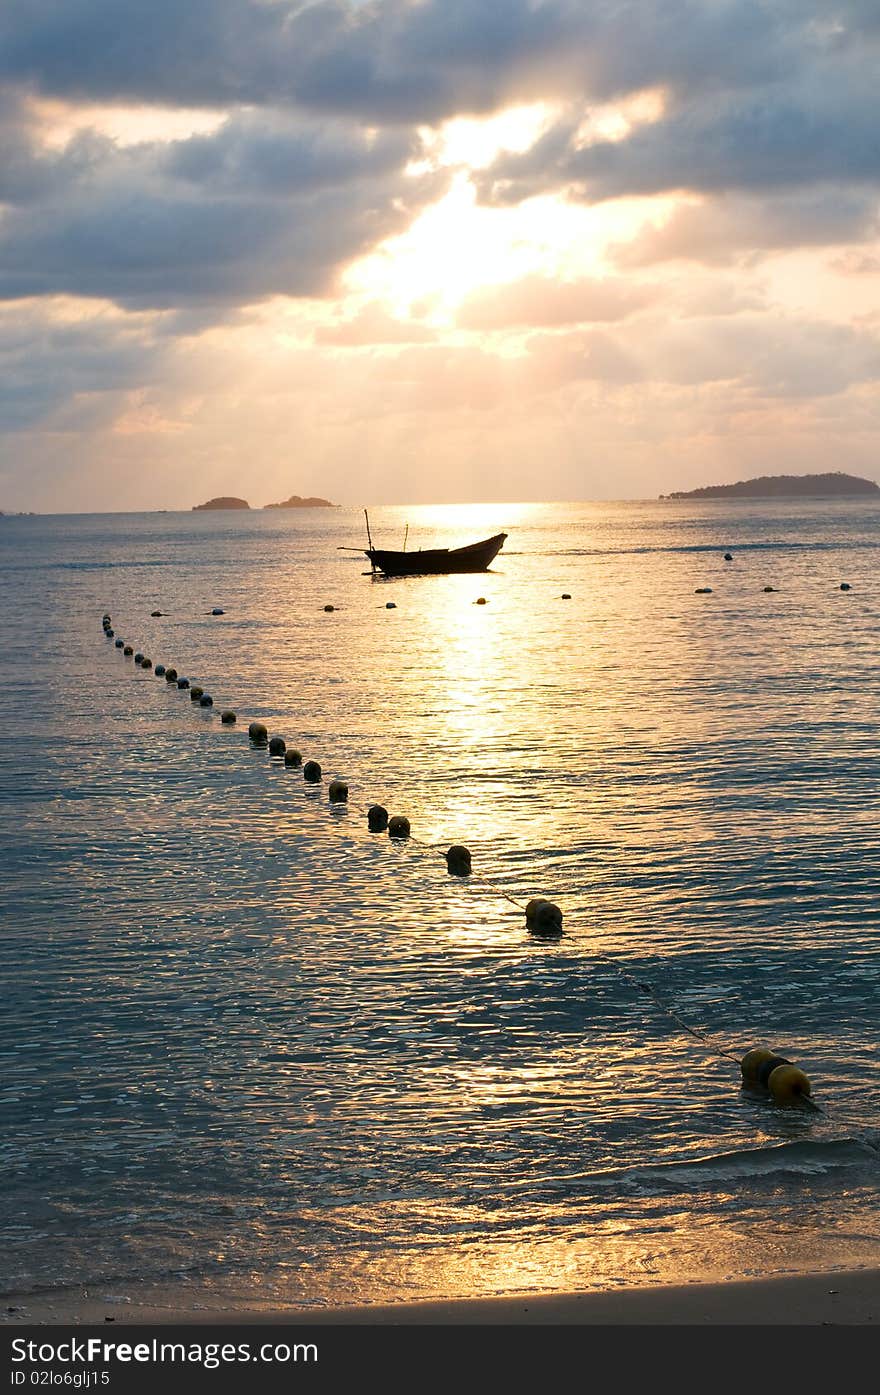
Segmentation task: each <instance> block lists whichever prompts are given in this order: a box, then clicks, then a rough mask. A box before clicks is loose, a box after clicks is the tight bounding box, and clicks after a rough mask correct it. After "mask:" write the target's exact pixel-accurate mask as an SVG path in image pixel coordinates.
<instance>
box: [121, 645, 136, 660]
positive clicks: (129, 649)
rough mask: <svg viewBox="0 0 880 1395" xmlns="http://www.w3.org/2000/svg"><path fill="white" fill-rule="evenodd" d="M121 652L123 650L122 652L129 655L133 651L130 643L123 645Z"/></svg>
mask: <svg viewBox="0 0 880 1395" xmlns="http://www.w3.org/2000/svg"><path fill="white" fill-rule="evenodd" d="M122 652H123V654H125V655H127V656H129V657H130V656H131V655H132V654H133V653H134V649H133V648H132V646H131V645H130V644H126V646H125V648H124V649H123V651H122Z"/></svg>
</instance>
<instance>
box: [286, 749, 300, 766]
mask: <svg viewBox="0 0 880 1395" xmlns="http://www.w3.org/2000/svg"><path fill="white" fill-rule="evenodd" d="M302 763H303V758H302V756H301V755H300V753H299V751H294V750H288V751H285V752H284V764H285V765H302Z"/></svg>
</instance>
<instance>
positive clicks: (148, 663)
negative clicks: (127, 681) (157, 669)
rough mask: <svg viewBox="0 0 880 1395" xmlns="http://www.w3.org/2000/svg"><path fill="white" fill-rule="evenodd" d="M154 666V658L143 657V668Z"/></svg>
mask: <svg viewBox="0 0 880 1395" xmlns="http://www.w3.org/2000/svg"><path fill="white" fill-rule="evenodd" d="M152 667H153V660H152V659H141V668H152Z"/></svg>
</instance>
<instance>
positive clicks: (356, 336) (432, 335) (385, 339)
mask: <svg viewBox="0 0 880 1395" xmlns="http://www.w3.org/2000/svg"><path fill="white" fill-rule="evenodd" d="M436 337H437V334H436V331H434V330H432V329H429V328H428V326H427V325H420V324H416V323H414V322H413V321H411V320H398V319H396V318H395V317H394V316H393V315H389V313H388V311H387V310H385V309H384V308H383V307H382V306H381V305H379V304H377V303H376V302H375V301H372V302H370V304H368V305H365V306H364V307H363V308H362V309H361V310H359V311H358V312H357V314H356V315H351V316H349V318H348V319H345V320H337V321H336V323H335V324H331V325H320V326H319V327H318V328H317V329H316V330H315V334H314V342H315V343H316V344H326V345H328V346H330V347H333V348H344V349H359V348H364V347H365V346H367V345H370V344H416V343H427V342H428V341H430V340H432V339H436Z"/></svg>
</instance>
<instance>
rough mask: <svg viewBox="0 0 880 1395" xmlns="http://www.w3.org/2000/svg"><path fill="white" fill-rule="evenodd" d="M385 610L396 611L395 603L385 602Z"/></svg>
mask: <svg viewBox="0 0 880 1395" xmlns="http://www.w3.org/2000/svg"><path fill="white" fill-rule="evenodd" d="M385 609H386V610H396V609H397V601H386V602H385Z"/></svg>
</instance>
